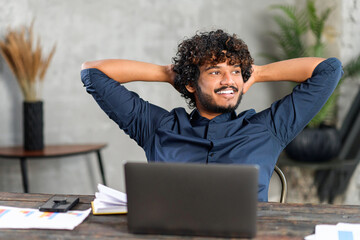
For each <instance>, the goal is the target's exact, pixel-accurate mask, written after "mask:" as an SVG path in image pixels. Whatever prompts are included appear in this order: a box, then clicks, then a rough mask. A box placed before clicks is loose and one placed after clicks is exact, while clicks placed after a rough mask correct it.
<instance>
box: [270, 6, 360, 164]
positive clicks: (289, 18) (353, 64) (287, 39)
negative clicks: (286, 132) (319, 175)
mask: <svg viewBox="0 0 360 240" xmlns="http://www.w3.org/2000/svg"><path fill="white" fill-rule="evenodd" d="M272 9H276V10H280V11H281V12H282V15H276V16H274V20H275V22H276V23H277V25H278V26H279V28H280V32H272V33H271V36H272V37H273V38H274V39H275V42H276V43H277V45H278V47H279V48H280V50H281V53H280V54H277V55H271V54H264V56H265V57H267V58H268V59H271V60H272V61H279V60H283V59H290V58H297V57H307V56H314V57H324V55H325V54H324V52H325V49H326V42H325V37H324V34H325V32H324V29H325V24H326V22H327V19H328V17H329V15H330V13H331V12H332V8H327V9H325V10H324V11H323V12H321V13H318V12H317V10H316V7H315V1H314V0H308V1H307V2H306V7H305V9H302V10H301V9H300V10H299V9H297V8H296V7H295V6H286V5H274V6H272ZM309 34H310V35H312V37H313V41H312V42H309V41H307V37H308V36H309ZM359 73H360V56H358V57H357V58H355V59H353V60H352V61H350V63H348V64H347V65H346V66H345V67H344V75H343V77H342V78H341V80H340V82H339V84H338V86H337V88H336V89H335V91H334V93H333V94H332V95H331V97H330V98H329V100H328V101H327V102H326V104H325V105H324V107H323V108H322V109H321V110H320V112H319V113H318V114H317V115H316V116H315V117H314V118H313V119H312V121H311V122H310V123H309V124H308V126H307V127H306V128H305V129H304V130H303V131H302V132H301V133H300V134H299V135H298V136H297V137H296V138H295V139H294V140H293V141H292V142H291V143H290V144H289V145H288V146H287V147H286V149H285V151H286V153H287V154H288V155H289V157H291V158H293V159H295V160H300V161H311V162H321V161H327V160H330V159H331V158H333V157H335V156H336V155H337V154H338V152H339V148H340V138H339V136H338V131H337V129H336V127H335V124H336V104H337V99H338V97H339V86H340V85H341V84H342V82H343V81H344V80H345V79H347V78H350V77H352V76H355V75H357V74H359Z"/></svg>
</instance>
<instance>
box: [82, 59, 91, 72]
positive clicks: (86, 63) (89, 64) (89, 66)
mask: <svg viewBox="0 0 360 240" xmlns="http://www.w3.org/2000/svg"><path fill="white" fill-rule="evenodd" d="M93 67H94V64H93V62H90V61H89V62H84V63H83V64H82V65H81V70H84V69H88V68H93Z"/></svg>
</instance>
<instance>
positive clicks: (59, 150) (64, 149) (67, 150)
mask: <svg viewBox="0 0 360 240" xmlns="http://www.w3.org/2000/svg"><path fill="white" fill-rule="evenodd" d="M105 146H106V144H82V145H79V144H72V145H48V146H45V148H44V149H43V150H38V151H26V150H25V149H24V148H23V147H22V146H16V147H0V158H10V159H20V167H21V176H22V182H23V188H24V192H25V193H27V192H29V187H28V186H29V184H28V177H27V167H26V160H27V159H44V158H59V157H70V156H74V155H81V154H88V153H92V152H95V153H96V155H97V158H98V163H99V168H100V173H101V177H102V181H103V183H104V184H105V185H106V180H105V172H104V167H103V163H102V159H101V154H100V150H101V149H103V148H104V147H105Z"/></svg>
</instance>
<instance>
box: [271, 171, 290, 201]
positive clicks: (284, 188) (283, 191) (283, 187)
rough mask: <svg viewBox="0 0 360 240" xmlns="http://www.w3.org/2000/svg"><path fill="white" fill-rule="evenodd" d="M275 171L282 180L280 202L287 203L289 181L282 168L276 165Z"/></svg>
mask: <svg viewBox="0 0 360 240" xmlns="http://www.w3.org/2000/svg"><path fill="white" fill-rule="evenodd" d="M274 172H275V173H276V174H277V175H278V177H279V179H280V181H281V195H280V202H281V203H285V202H286V197H287V181H286V177H285V175H284V173H283V172H282V171H281V169H280V168H279V167H278V166H277V165H275V168H274Z"/></svg>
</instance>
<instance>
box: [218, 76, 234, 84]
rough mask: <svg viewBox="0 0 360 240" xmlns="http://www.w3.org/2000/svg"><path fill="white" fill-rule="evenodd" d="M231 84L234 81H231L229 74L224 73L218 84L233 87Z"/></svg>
mask: <svg viewBox="0 0 360 240" xmlns="http://www.w3.org/2000/svg"><path fill="white" fill-rule="evenodd" d="M233 83H234V81H233V79H232V76H231V74H230V73H225V74H224V76H223V78H222V80H221V82H220V84H222V85H229V86H231V85H233Z"/></svg>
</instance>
